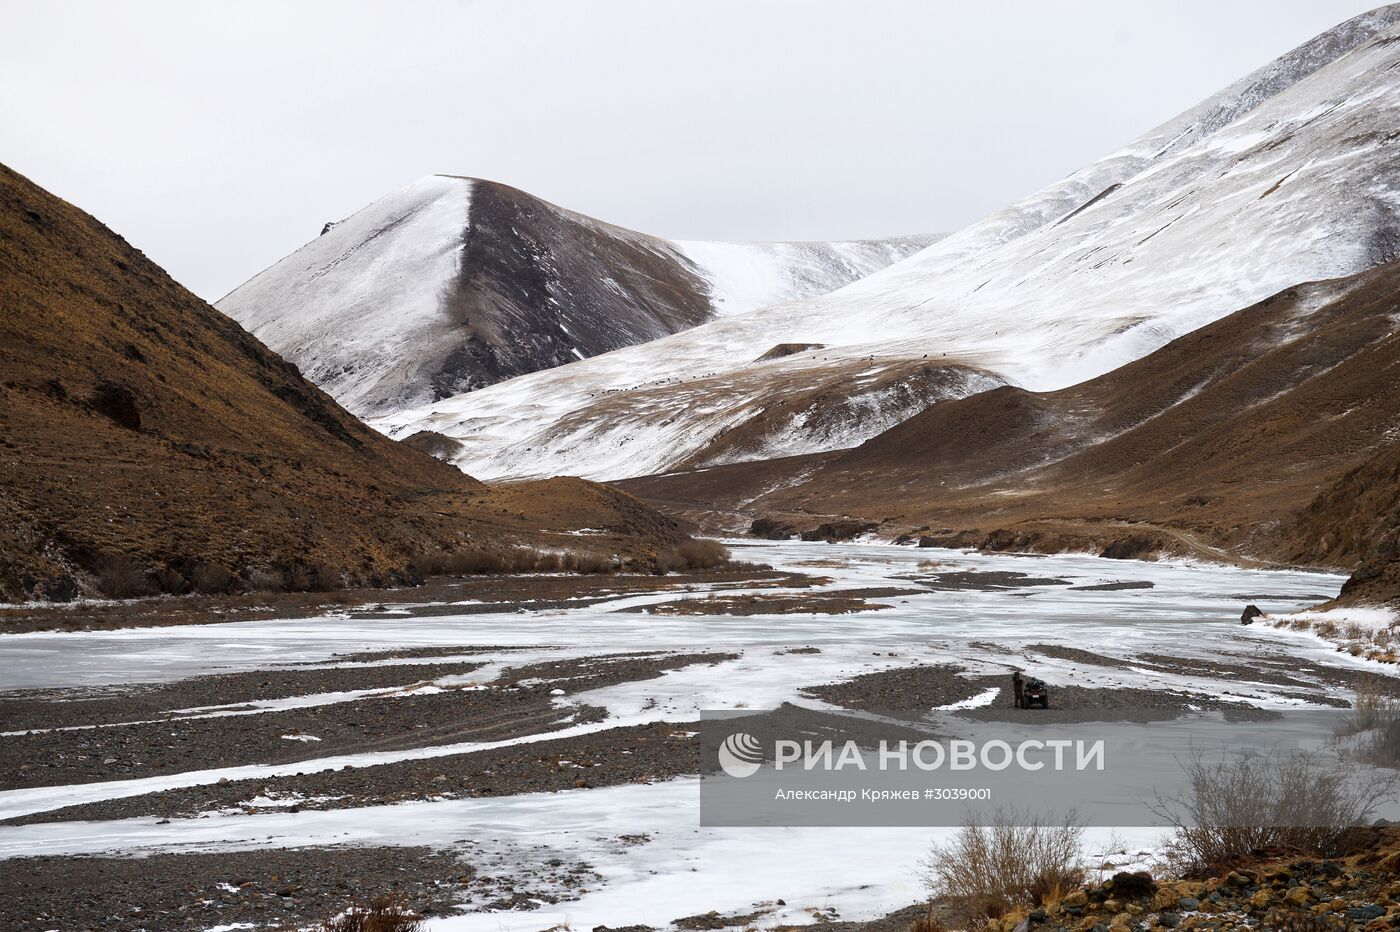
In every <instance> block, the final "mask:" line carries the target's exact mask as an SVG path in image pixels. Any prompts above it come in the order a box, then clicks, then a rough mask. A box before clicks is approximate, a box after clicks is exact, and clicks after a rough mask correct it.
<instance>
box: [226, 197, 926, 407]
mask: <svg viewBox="0 0 1400 932" xmlns="http://www.w3.org/2000/svg"><path fill="white" fill-rule="evenodd" d="M934 239H936V237H932V236H922V237H919V236H915V237H901V238H894V239H889V240H871V241H857V242H836V243H705V242H687V243H673V242H670V241H668V240H664V239H660V238H657V237H652V236H647V235H644V234H641V233H636V232H634V231H632V230H627V229H624V228H622V227H617V226H612V225H610V224H606V223H602V222H600V221H597V220H594V219H592V218H591V217H586V216H584V215H582V214H577V213H574V212H572V211H567V210H563V209H562V208H559V207H556V206H555V205H553V204H549V203H547V202H545V201H542V200H540V199H538V198H535V197H533V196H531V195H529V194H526V193H525V192H523V191H519V190H516V189H514V188H510V187H508V186H506V185H501V184H496V183H494V182H489V181H479V180H475V179H470V178H457V177H449V176H443V175H432V176H429V177H427V178H423V179H421V180H419V181H416V182H414V183H413V184H411V185H409V186H407V187H405V188H402V189H400V190H398V191H395V192H393V193H392V194H389V195H387V196H386V197H383V198H380V199H379V200H377V201H375V202H374V203H373V204H371V205H369V206H368V207H366V208H364V209H363V210H361V211H359V212H358V213H356V214H354V215H353V216H351V217H350V218H348V219H346V220H345V221H343V222H341V223H338V224H334V225H332V226H330V227H329V229H327V230H326V231H325V232H324V233H323V234H322V235H321V236H320V237H318V238H317V239H315V240H313V241H311V242H310V243H308V244H307V245H305V246H303V247H302V248H301V249H299V250H297V251H296V252H294V253H292V254H291V255H290V256H287V257H286V258H285V259H283V260H282V261H280V262H278V263H277V264H276V265H274V266H272V267H271V268H269V269H267V270H266V271H264V272H262V273H261V274H259V275H257V276H256V277H254V278H253V279H251V280H250V281H248V282H247V283H245V284H244V285H242V286H240V287H239V288H237V289H236V290H234V291H233V292H232V293H230V294H229V295H228V296H226V297H225V298H224V299H223V300H221V301H219V302H218V307H219V308H220V310H223V311H224V312H225V313H227V314H229V315H230V316H232V317H233V318H234V319H236V320H238V321H239V322H240V323H242V324H243V325H244V326H246V327H248V329H250V330H252V331H253V332H254V333H256V334H257V335H258V337H260V338H261V339H262V340H263V341H264V342H265V343H267V344H268V345H269V346H270V347H272V348H273V349H274V350H276V351H278V352H279V353H281V354H282V355H283V356H285V357H286V358H288V359H290V360H292V361H293V362H295V363H296V364H297V365H298V366H300V367H301V368H302V370H303V371H304V372H305V373H306V374H307V375H308V376H309V377H310V378H311V379H312V380H313V381H315V382H316V383H317V384H319V385H321V386H322V387H323V388H325V389H326V390H327V391H329V392H330V393H331V394H332V395H334V396H335V397H336V399H337V400H339V401H340V402H341V403H342V404H344V405H346V406H347V407H349V408H350V409H351V410H353V411H355V412H356V413H359V414H362V415H363V414H385V413H390V412H394V411H398V410H401V409H403V408H404V407H407V406H409V405H413V404H420V403H423V402H427V401H432V400H433V399H437V398H443V397H446V396H449V395H452V394H455V393H457V392H460V391H469V390H472V389H476V388H480V387H482V386H485V385H490V384H492V383H494V382H498V381H501V380H503V379H507V378H510V377H512V376H515V375H520V374H523V373H528V372H535V371H537V370H539V369H545V368H550V367H553V366H558V365H562V364H564V363H567V362H572V361H574V360H577V359H583V358H587V357H589V356H595V355H598V354H599V353H604V352H607V351H608V350H612V349H617V348H619V347H623V346H629V345H632V344H634V343H638V342H643V341H646V340H652V339H656V338H657V337H662V336H666V335H668V334H672V333H676V332H678V331H681V330H684V329H686V328H688V327H692V326H695V325H696V324H698V323H701V322H703V321H706V320H710V319H712V318H713V317H715V316H716V315H718V314H734V313H740V312H743V311H748V310H752V309H753V308H755V307H759V306H761V305H764V304H770V303H774V302H779V301H791V300H795V299H798V298H805V297H810V296H813V295H817V294H822V293H825V292H827V291H831V290H833V289H835V288H838V287H840V286H842V285H845V284H847V283H849V282H851V281H854V280H855V279H857V278H859V277H861V276H863V275H867V274H869V273H871V272H873V271H875V270H877V269H881V268H884V267H885V266H887V265H889V264H890V263H891V262H894V261H897V260H898V259H901V258H903V257H905V256H907V255H909V254H911V253H912V252H914V251H916V250H917V249H919V248H922V247H923V246H926V245H928V244H929V243H930V242H933V241H934Z"/></svg>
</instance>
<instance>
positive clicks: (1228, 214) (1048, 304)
mask: <svg viewBox="0 0 1400 932" xmlns="http://www.w3.org/2000/svg"><path fill="white" fill-rule="evenodd" d="M1397 22H1400V6H1389V7H1384V8H1381V9H1378V10H1376V11H1372V12H1371V13H1368V14H1364V15H1362V16H1360V17H1356V18H1354V19H1352V20H1349V21H1348V22H1346V23H1343V24H1341V25H1339V26H1337V27H1335V28H1334V29H1332V30H1329V31H1327V32H1326V33H1323V34H1322V35H1320V36H1318V37H1316V38H1314V39H1312V40H1310V41H1309V42H1307V43H1304V44H1303V45H1301V46H1299V47H1298V48H1297V49H1295V50H1293V51H1292V52H1290V53H1288V54H1286V55H1284V56H1281V57H1280V58H1279V59H1277V60H1276V61H1275V62H1273V63H1271V64H1270V65H1266V66H1265V67H1263V68H1261V69H1258V70H1257V71H1256V72H1254V73H1253V74H1251V75H1249V76H1246V78H1244V79H1241V81H1237V82H1235V83H1234V84H1233V85H1231V86H1230V87H1228V88H1226V89H1225V90H1224V91H1222V92H1220V93H1218V94H1216V95H1214V96H1213V97H1211V98H1208V99H1207V100H1205V101H1203V102H1202V103H1201V104H1198V105H1197V106H1196V107H1193V108H1191V109H1189V110H1188V111H1186V112H1185V113H1183V114H1182V115H1180V116H1179V117H1177V118H1175V119H1174V120H1171V121H1168V122H1167V123H1164V124H1162V125H1161V126H1159V127H1157V128H1156V129H1154V130H1152V131H1149V132H1148V133H1146V134H1144V135H1143V136H1142V137H1139V139H1138V140H1136V141H1134V142H1132V143H1130V144H1129V145H1127V146H1125V147H1122V148H1120V149H1118V150H1116V151H1115V152H1113V153H1110V154H1109V155H1108V156H1106V157H1105V158H1103V159H1101V160H1099V161H1098V162H1096V163H1093V164H1092V165H1090V166H1086V167H1085V168H1084V169H1081V170H1080V171H1078V172H1075V173H1073V174H1072V175H1070V176H1069V177H1068V178H1066V179H1064V180H1063V181H1061V182H1058V183H1057V184H1055V185H1051V186H1050V187H1049V188H1046V189H1044V190H1043V191H1041V192H1038V193H1037V194H1035V195H1032V196H1030V197H1028V198H1025V199H1022V200H1021V201H1019V202H1017V203H1016V204H1013V205H1011V206H1010V207H1008V208H1006V209H1005V210H1003V211H1000V212H998V213H996V214H994V215H992V216H990V217H988V218H985V219H984V220H982V221H979V222H978V223H975V224H973V225H971V226H970V227H967V228H965V229H963V230H960V231H958V232H956V233H954V234H952V235H950V236H948V237H945V238H943V239H941V240H939V241H938V242H937V243H935V244H933V245H931V246H929V247H928V248H926V249H924V250H921V251H920V252H918V253H916V254H914V255H913V256H911V257H909V258H907V259H904V260H902V261H900V262H898V263H895V264H893V265H891V266H889V267H887V268H885V269H883V270H881V271H879V272H876V273H873V274H871V275H869V276H866V277H864V278H861V279H859V280H857V281H855V282H853V283H851V284H849V285H847V286H845V287H843V288H841V289H838V290H836V291H833V292H830V293H828V294H825V295H823V296H820V297H817V298H812V299H807V300H803V301H799V302H792V303H787V304H780V305H774V306H770V307H766V308H762V309H760V310H757V311H751V312H749V313H746V314H742V315H737V316H733V317H727V318H723V319H721V320H718V321H713V322H710V323H707V324H703V325H701V326H699V327H696V328H694V329H691V330H688V331H686V332H684V333H681V334H677V335H674V336H669V337H664V338H662V339H659V340H656V341H652V342H651V343H649V344H646V345H645V347H632V348H626V349H621V350H617V351H614V352H612V353H608V354H604V355H602V356H598V357H593V358H590V359H588V360H584V361H581V362H578V363H574V364H571V365H569V366H567V367H564V368H561V369H558V370H552V371H547V372H539V373H533V374H531V375H527V376H522V377H520V378H517V379H513V380H511V381H510V382H508V383H504V384H501V385H496V386H492V387H490V388H488V389H485V390H483V391H480V392H474V393H472V394H470V395H459V396H456V397H453V398H449V399H446V400H442V401H438V402H434V403H432V404H429V405H424V406H421V407H420V408H417V409H411V410H408V411H404V412H400V413H398V414H394V415H387V416H384V417H381V418H377V419H375V421H374V423H375V424H376V426H378V427H380V428H381V429H383V430H385V431H386V432H388V433H390V435H391V436H404V435H406V434H407V433H412V432H414V431H417V430H420V429H431V430H435V431H437V432H439V433H442V434H445V435H447V436H452V437H455V438H456V439H458V440H459V441H460V442H461V443H462V444H463V446H462V449H461V452H460V453H459V455H458V456H457V457H456V458H455V460H454V462H456V463H457V464H458V465H460V466H462V467H463V468H466V469H468V470H469V471H474V472H475V474H479V475H483V476H487V477H495V478H504V477H512V478H522V477H528V476H533V475H541V474H550V473H568V474H576V475H583V476H588V477H593V478H608V479H616V478H623V477H628V476H636V475H641V474H646V473H654V472H660V471H665V470H667V469H673V468H676V467H677V466H679V465H681V464H686V465H703V464H704V461H703V460H697V457H703V456H704V455H705V452H706V450H707V449H710V448H712V447H714V446H715V444H716V441H717V440H718V438H722V437H724V436H726V435H728V434H729V433H732V432H733V431H735V430H738V429H740V428H742V427H743V426H744V425H745V424H747V423H749V422H751V421H753V420H754V419H755V418H758V417H760V416H762V415H763V413H764V412H765V411H767V410H768V405H767V403H766V402H767V397H768V390H769V389H768V386H769V384H771V383H772V382H773V381H774V380H775V379H778V380H782V381H790V380H795V379H800V378H809V379H817V378H823V379H833V378H836V377H839V379H840V381H841V382H842V383H843V384H844V385H845V386H846V388H845V389H844V390H845V391H846V392H847V393H848V394H849V395H850V396H852V398H857V397H863V396H865V395H866V387H865V385H864V384H863V383H862V380H863V379H866V378H868V377H875V378H880V377H881V376H882V374H883V373H887V372H892V371H894V370H896V369H900V368H905V369H907V368H909V367H912V366H916V365H920V364H938V363H943V362H945V361H946V364H947V365H949V366H954V367H959V368H960V369H962V370H973V371H976V372H978V373H979V379H978V380H977V381H975V382H974V383H970V386H969V387H971V388H977V389H983V388H986V387H989V386H990V385H995V384H1002V383H1010V384H1015V385H1020V386H1021V387H1023V388H1026V389H1030V390H1051V389H1055V388H1058V387H1063V386H1066V385H1071V384H1075V383H1076V382H1078V381H1082V380H1084V379H1086V378H1091V377H1093V376H1095V375H1098V374H1102V373H1104V372H1107V371H1111V370H1112V369H1114V368H1115V367H1117V366H1120V365H1122V364H1124V363H1125V362H1127V361H1129V360H1131V359H1134V358H1139V357H1141V356H1143V355H1146V354H1147V353H1149V352H1151V351H1153V350H1155V349H1157V348H1160V347H1161V346H1163V345H1165V344H1166V343H1168V342H1169V341H1170V340H1172V339H1174V338H1176V337H1178V336H1180V335H1182V334H1184V333H1187V332H1190V331H1191V330H1194V329H1196V328H1199V327H1200V326H1202V325H1204V324H1207V323H1209V322H1210V321H1212V320H1215V319H1218V318H1220V317H1222V316H1224V315H1227V314H1229V313H1232V312H1233V311H1235V310H1237V309H1239V308H1241V307H1244V306H1247V305H1249V304H1250V303H1252V302H1254V301H1258V300H1261V299H1263V298H1264V297H1267V296H1268V295H1269V294H1272V293H1275V292H1277V291H1280V290H1282V289H1284V288H1286V287H1288V286H1290V285H1293V284H1296V283H1298V282H1300V281H1308V280H1319V279H1326V278H1334V277H1339V276H1345V275H1349V274H1354V273H1356V272H1359V271H1362V270H1364V269H1366V268H1370V267H1374V266H1375V265H1377V264H1379V263H1381V262H1383V261H1386V260H1387V259H1389V258H1392V257H1393V256H1394V255H1395V254H1396V252H1397V250H1400V168H1398V167H1397V164H1396V162H1395V160H1394V159H1390V158H1388V157H1387V152H1388V150H1389V147H1390V146H1391V145H1392V144H1393V143H1392V141H1391V140H1392V138H1393V134H1394V133H1396V132H1400V106H1398V105H1397V102H1396V101H1397V95H1395V94H1394V93H1393V88H1394V83H1395V80H1396V78H1395V75H1396V74H1397V73H1400V71H1397V69H1400V45H1397V43H1400V38H1397V28H1396V23H1397ZM1115 185H1116V186H1117V187H1115ZM1245 242H1247V243H1250V244H1251V246H1250V248H1249V249H1247V250H1246V249H1239V248H1236V247H1235V246H1233V245H1232V244H1237V243H1245ZM787 343H809V344H819V345H820V346H821V348H820V349H813V350H810V351H807V352H803V353H796V354H793V355H790V356H787V357H784V358H783V359H779V360H772V361H767V362H764V363H761V364H755V363H754V362H753V360H754V359H756V358H757V357H759V356H760V355H761V354H763V353H764V352H765V351H766V350H768V349H769V348H771V347H773V346H776V345H780V344H787ZM701 382H704V383H705V384H706V386H707V387H708V389H709V394H713V395H715V396H716V397H717V398H719V399H720V403H716V404H714V405H707V404H706V403H705V396H704V395H703V394H701V393H699V392H698V391H696V390H695V388H694V386H695V385H698V384H699V383H701ZM942 400H946V396H944V395H929V396H923V397H920V398H916V399H912V400H911V401H910V403H908V404H906V405H904V406H903V407H901V408H900V409H899V410H891V411H886V412H884V414H883V415H882V416H881V417H880V418H877V419H875V420H873V421H872V423H871V425H870V426H869V428H868V429H867V428H864V427H861V426H860V425H854V426H853V427H852V429H850V430H847V431H845V432H844V433H843V435H842V438H841V439H842V443H843V444H844V445H846V446H854V445H856V444H858V443H859V442H861V441H862V440H864V439H867V438H868V437H871V436H874V435H875V434H877V433H879V431H880V430H882V429H884V427H886V426H888V424H889V422H890V421H891V420H894V419H900V418H906V417H909V416H912V415H913V414H916V413H918V411H920V410H923V409H924V408H926V407H928V406H929V405H930V404H934V403H937V402H940V401H942ZM852 407H853V408H854V407H858V406H856V405H852ZM809 418H810V415H809V413H808V412H807V411H806V410H805V409H804V410H798V411H796V412H795V413H794V414H793V416H792V417H791V418H790V419H789V420H788V422H786V423H785V424H776V425H774V427H773V429H772V430H771V431H770V432H769V433H770V434H771V435H772V436H782V435H784V434H786V435H790V436H793V437H795V439H794V440H793V441H792V442H784V443H781V444H776V445H775V444H772V443H755V444H752V455H753V456H754V457H761V456H764V455H768V454H769V453H770V452H771V451H772V450H773V449H774V448H775V446H777V447H781V449H782V450H783V451H784V452H787V453H804V452H819V451H821V450H825V449H831V446H830V443H829V435H828V434H827V433H825V432H823V431H816V432H808V431H805V429H804V425H805V423H806V421H807V419H809ZM598 450H609V451H612V454H611V455H609V456H608V457H606V458H602V459H600V458H599V457H598V455H597V451H598ZM729 455H730V454H729V453H728V452H727V451H725V452H721V453H720V456H722V457H727V456H729ZM722 461H724V460H722V459H719V460H712V461H711V462H714V463H718V462H722Z"/></svg>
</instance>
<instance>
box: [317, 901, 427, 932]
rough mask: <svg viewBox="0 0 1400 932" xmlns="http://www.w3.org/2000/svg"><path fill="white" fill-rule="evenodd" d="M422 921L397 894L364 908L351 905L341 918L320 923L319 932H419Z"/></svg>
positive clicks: (372, 902)
mask: <svg viewBox="0 0 1400 932" xmlns="http://www.w3.org/2000/svg"><path fill="white" fill-rule="evenodd" d="M422 928H423V917H422V916H419V915H418V914H417V913H415V912H414V911H413V910H412V909H411V908H410V907H409V905H408V897H406V896H404V895H403V894H401V893H392V894H389V895H386V896H378V897H375V898H374V899H372V900H370V901H369V903H368V905H365V906H360V905H358V904H356V905H352V906H351V907H350V909H349V910H347V911H346V912H345V914H344V915H341V916H337V917H336V918H334V919H327V920H326V921H325V922H323V923H321V932H419V930H421V929H422Z"/></svg>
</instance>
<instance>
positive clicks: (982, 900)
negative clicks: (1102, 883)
mask: <svg viewBox="0 0 1400 932" xmlns="http://www.w3.org/2000/svg"><path fill="white" fill-rule="evenodd" d="M1083 838H1084V825H1083V823H1082V822H1081V821H1080V820H1079V816H1078V814H1077V813H1075V812H1071V813H1069V814H1068V815H1067V816H1066V817H1065V818H1063V819H1062V820H1059V821H1056V822H1046V821H1042V819H1041V818H1040V817H1039V816H1036V815H1032V814H1030V813H1025V812H1019V811H1017V810H1015V809H1002V808H998V809H997V811H996V812H995V813H994V814H993V816H992V820H991V824H990V825H983V824H981V823H979V822H977V821H976V820H975V819H971V818H970V819H969V820H968V821H967V822H966V823H964V824H963V827H962V828H961V829H959V830H958V833H957V835H955V836H954V837H953V840H952V841H950V842H949V843H948V844H946V845H939V846H936V847H935V848H934V849H933V851H932V853H931V854H930V855H929V856H928V858H927V859H925V860H924V862H923V864H922V866H923V869H924V875H923V881H924V885H925V886H926V887H927V888H928V890H929V892H930V893H932V894H933V895H934V896H935V897H944V898H946V899H947V900H948V901H949V902H950V903H951V904H952V905H953V906H954V907H955V908H956V909H957V911H958V912H959V913H960V914H961V915H962V916H963V918H965V919H966V920H967V922H969V923H976V922H979V921H985V920H987V919H997V918H1000V917H1001V916H1003V915H1005V914H1006V913H1007V912H1009V911H1011V910H1012V909H1015V908H1016V907H1018V906H1037V905H1040V904H1041V902H1042V901H1045V900H1052V901H1053V900H1054V899H1057V898H1058V897H1059V896H1060V895H1062V894H1064V893H1067V892H1068V891H1069V890H1071V889H1073V888H1074V887H1077V886H1079V885H1080V884H1082V883H1083V882H1084V879H1085V874H1084V869H1083V867H1082V866H1081V863H1080V862H1081V860H1082V857H1083Z"/></svg>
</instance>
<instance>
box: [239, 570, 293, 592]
mask: <svg viewBox="0 0 1400 932" xmlns="http://www.w3.org/2000/svg"><path fill="white" fill-rule="evenodd" d="M286 588H287V580H286V579H285V578H284V577H283V576H282V574H281V573H279V572H277V571H276V570H273V569H268V568H266V567H258V568H257V569H252V570H249V571H248V573H247V574H246V576H245V577H244V579H243V589H244V591H245V592H282V591H284V590H285V589H286Z"/></svg>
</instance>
